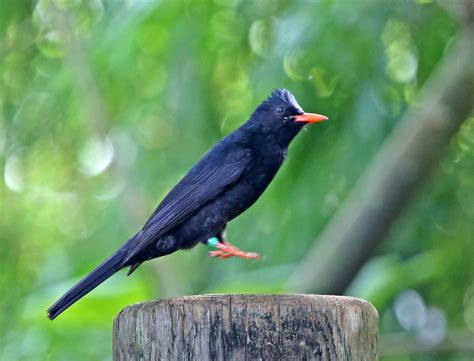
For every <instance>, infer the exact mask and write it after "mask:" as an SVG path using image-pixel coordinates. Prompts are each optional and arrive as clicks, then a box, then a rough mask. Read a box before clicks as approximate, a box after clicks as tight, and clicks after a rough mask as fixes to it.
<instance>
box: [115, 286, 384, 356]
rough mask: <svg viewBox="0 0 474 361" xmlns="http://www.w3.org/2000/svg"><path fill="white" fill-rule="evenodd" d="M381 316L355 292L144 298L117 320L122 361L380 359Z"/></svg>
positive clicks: (116, 354) (124, 311) (126, 309)
mask: <svg viewBox="0 0 474 361" xmlns="http://www.w3.org/2000/svg"><path fill="white" fill-rule="evenodd" d="M377 331H378V315H377V311H376V310H375V308H374V307H373V306H372V305H371V304H370V303H368V302H366V301H363V300H361V299H357V298H353V297H340V296H317V295H206V296H190V297H180V298H172V299H165V300H156V301H152V302H146V303H141V304H137V305H133V306H130V307H127V308H125V309H124V310H123V311H122V312H120V314H119V315H118V316H117V318H116V319H115V324H114V343H113V353H114V360H115V361H125V360H126V361H131V360H143V361H145V360H348V361H356V360H377V359H378V357H377Z"/></svg>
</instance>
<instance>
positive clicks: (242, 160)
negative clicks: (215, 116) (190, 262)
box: [122, 144, 252, 265]
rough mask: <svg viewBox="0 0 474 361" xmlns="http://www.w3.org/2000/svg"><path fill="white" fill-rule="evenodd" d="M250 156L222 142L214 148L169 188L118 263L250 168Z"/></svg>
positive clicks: (160, 234) (248, 151)
mask: <svg viewBox="0 0 474 361" xmlns="http://www.w3.org/2000/svg"><path fill="white" fill-rule="evenodd" d="M225 148H227V149H225ZM251 159H252V158H251V153H250V150H249V149H239V150H237V151H236V150H232V148H231V147H224V146H222V144H218V145H217V146H216V147H214V148H213V149H212V150H211V151H210V152H209V153H207V154H206V155H205V156H204V157H203V158H202V159H201V160H200V161H199V162H198V163H197V164H196V165H195V166H194V167H193V168H192V169H191V170H190V172H189V173H188V174H187V175H186V176H185V177H184V178H183V179H182V180H181V181H180V182H179V183H178V184H177V185H176V186H175V187H174V188H173V189H172V190H171V192H170V193H169V194H168V195H167V196H166V197H165V198H164V199H163V201H162V202H161V203H160V205H159V206H158V208H157V209H156V210H155V212H153V214H152V215H151V217H150V219H149V220H148V221H147V223H146V224H145V225H144V226H143V229H142V230H141V231H140V232H139V233H138V234H137V235H136V236H135V237H134V238H132V240H131V241H130V242H129V243H128V244H127V248H128V249H127V256H126V257H125V259H124V260H123V263H122V264H123V265H125V264H127V263H128V261H130V260H131V259H132V258H133V257H134V256H136V255H137V254H139V253H140V252H141V251H142V250H144V249H145V248H146V247H147V246H148V245H149V244H150V243H151V242H153V241H154V240H156V239H158V238H159V237H161V236H162V235H164V234H166V233H167V232H169V231H170V230H171V229H173V228H174V227H176V226H178V225H180V224H181V223H182V222H183V221H185V220H187V219H188V218H189V217H190V216H191V215H192V214H193V213H194V212H196V211H198V210H199V209H200V208H201V207H203V206H204V205H205V204H206V203H208V202H209V201H211V200H213V199H214V198H215V197H216V196H217V195H219V194H220V193H222V192H224V191H225V190H226V189H228V188H230V187H231V186H232V185H234V184H235V182H237V181H238V180H239V178H240V177H241V176H242V174H243V173H244V172H245V171H246V170H247V169H248V168H249V167H250V164H251Z"/></svg>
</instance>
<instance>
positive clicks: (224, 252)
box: [209, 242, 260, 259]
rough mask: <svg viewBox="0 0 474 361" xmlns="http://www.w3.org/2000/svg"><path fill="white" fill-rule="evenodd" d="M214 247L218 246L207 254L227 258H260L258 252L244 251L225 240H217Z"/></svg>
mask: <svg viewBox="0 0 474 361" xmlns="http://www.w3.org/2000/svg"><path fill="white" fill-rule="evenodd" d="M214 247H216V248H218V250H216V251H211V252H209V256H211V257H217V258H219V259H227V258H231V257H240V258H244V259H259V258H260V255H259V254H258V253H253V252H244V251H242V250H240V249H238V248H237V247H235V246H233V245H231V244H230V243H227V242H218V243H217V244H216V245H215V246H214Z"/></svg>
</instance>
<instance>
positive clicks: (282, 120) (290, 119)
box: [250, 89, 328, 145]
mask: <svg viewBox="0 0 474 361" xmlns="http://www.w3.org/2000/svg"><path fill="white" fill-rule="evenodd" d="M327 119H328V118H327V117H326V116H324V115H321V114H313V113H305V112H304V111H303V109H302V108H301V106H300V105H299V104H298V102H297V101H296V99H295V97H294V96H293V94H291V93H290V92H289V91H288V90H286V89H276V90H274V91H273V93H272V94H271V95H270V96H269V97H268V98H267V99H266V100H264V101H263V102H262V103H261V104H260V105H259V106H258V107H257V109H255V112H254V113H253V114H252V118H251V120H250V122H251V123H252V124H253V126H254V127H258V128H259V129H260V130H261V131H262V132H264V133H267V134H273V135H275V136H276V137H277V138H278V139H279V140H280V142H281V143H282V145H288V144H289V143H290V142H291V140H292V139H293V138H294V137H295V136H296V134H298V132H299V131H300V130H301V129H302V128H303V127H304V126H305V125H306V124H311V123H316V122H321V121H324V120H327ZM283 143H284V144H283Z"/></svg>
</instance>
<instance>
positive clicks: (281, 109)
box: [276, 107, 285, 114]
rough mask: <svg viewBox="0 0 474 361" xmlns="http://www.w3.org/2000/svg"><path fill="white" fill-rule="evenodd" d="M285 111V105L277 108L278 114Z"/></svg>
mask: <svg viewBox="0 0 474 361" xmlns="http://www.w3.org/2000/svg"><path fill="white" fill-rule="evenodd" d="M284 111H285V109H283V107H278V108H276V112H277V113H278V114H283V112H284Z"/></svg>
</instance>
